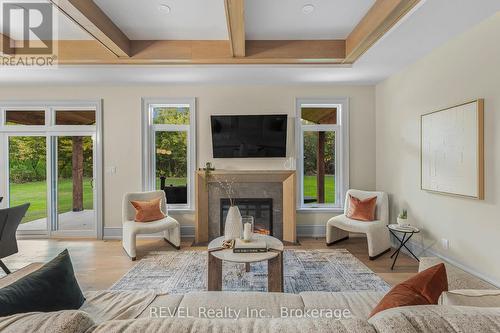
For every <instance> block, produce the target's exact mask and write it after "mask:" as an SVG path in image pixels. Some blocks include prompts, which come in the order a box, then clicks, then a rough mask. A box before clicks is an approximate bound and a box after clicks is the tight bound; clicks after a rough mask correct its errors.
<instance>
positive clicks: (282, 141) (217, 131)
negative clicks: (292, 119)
mask: <svg viewBox="0 0 500 333" xmlns="http://www.w3.org/2000/svg"><path fill="white" fill-rule="evenodd" d="M211 125H212V147H213V156H214V158H238V157H286V132H287V115H286V114H273V115H248V116H247V115H244V116H243V115H242V116H212V117H211Z"/></svg>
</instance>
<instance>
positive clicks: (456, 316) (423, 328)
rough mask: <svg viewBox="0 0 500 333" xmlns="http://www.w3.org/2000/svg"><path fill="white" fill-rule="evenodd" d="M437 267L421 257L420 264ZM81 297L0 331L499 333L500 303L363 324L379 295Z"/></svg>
mask: <svg viewBox="0 0 500 333" xmlns="http://www.w3.org/2000/svg"><path fill="white" fill-rule="evenodd" d="M435 262H436V260H435V259H423V260H422V262H421V267H422V268H423V267H426V266H428V265H431V264H433V263H435ZM448 272H449V280H450V286H451V287H453V286H454V284H459V286H460V288H462V289H469V290H471V289H472V290H476V291H477V290H479V289H491V288H494V287H493V286H491V285H489V284H487V283H485V282H483V281H481V280H479V279H476V278H474V277H472V276H470V275H469V274H467V273H465V272H463V271H460V270H458V269H456V268H454V267H451V266H449V267H448ZM17 274H18V276H19V275H21V274H22V272H20V273H17ZM457 277H459V278H457ZM14 279H15V277H10V281H12V280H14ZM1 282H2V281H1V280H0V285H1V284H2V283H1ZM10 283H11V282H10ZM490 293H491V292H490ZM85 296H86V299H87V300H86V302H85V303H84V305H83V306H82V308H81V309H79V310H76V311H59V312H52V313H28V314H20V315H14V316H10V317H4V318H0V332H16V333H17V332H82V333H83V332H86V333H90V332H102V333H113V332H163V331H164V332H186V333H187V332H190V333H194V332H248V333H250V332H276V333H277V332H301V333H307V332H311V333H312V332H320V333H321V332H398V333H399V332H500V304H499V305H498V307H482V306H481V305H480V304H479V306H474V307H470V306H463V305H467V304H462V306H451V305H447V304H442V305H432V306H412V307H402V308H397V309H391V310H386V311H383V312H381V313H379V314H377V315H375V316H374V317H372V318H370V319H368V315H369V313H370V311H371V310H372V309H373V308H374V306H375V305H376V304H377V303H378V301H379V300H380V299H381V298H382V296H383V293H378V292H339V293H331V292H303V293H300V294H285V293H254V292H195V293H188V294H185V295H155V294H154V293H153V292H148V291H143V292H116V291H115V292H112V291H97V292H86V293H85ZM490 296H491V295H490ZM475 300H477V298H475ZM462 301H463V300H462ZM490 301H491V300H490ZM488 304H489V306H491V304H494V303H488ZM476 305H477V302H476Z"/></svg>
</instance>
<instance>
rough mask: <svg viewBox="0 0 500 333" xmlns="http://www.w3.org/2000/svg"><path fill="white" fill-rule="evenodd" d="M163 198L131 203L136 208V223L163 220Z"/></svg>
mask: <svg viewBox="0 0 500 333" xmlns="http://www.w3.org/2000/svg"><path fill="white" fill-rule="evenodd" d="M160 201H161V198H158V199H153V200H150V201H130V203H131V204H132V206H134V208H135V219H134V220H135V221H136V222H151V221H157V220H161V219H162V218H164V217H165V214H163V212H162V211H161V209H160Z"/></svg>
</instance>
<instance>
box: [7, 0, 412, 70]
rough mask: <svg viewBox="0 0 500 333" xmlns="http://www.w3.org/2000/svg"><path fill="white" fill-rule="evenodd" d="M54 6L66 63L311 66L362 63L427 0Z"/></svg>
mask: <svg viewBox="0 0 500 333" xmlns="http://www.w3.org/2000/svg"><path fill="white" fill-rule="evenodd" d="M2 1H5V0H2ZM46 1H49V0H46ZM49 2H50V3H52V4H53V5H54V8H56V9H57V10H58V13H57V18H58V22H59V26H60V27H59V29H58V30H59V36H58V39H59V41H58V52H59V53H58V60H59V63H60V64H307V65H309V64H352V63H354V62H355V61H356V60H357V59H358V58H359V57H360V56H361V55H362V54H363V53H365V52H366V51H367V50H368V49H369V48H370V47H371V46H372V45H373V44H374V43H375V42H376V41H377V40H379V39H380V38H381V37H382V36H383V35H384V34H385V33H386V32H387V31H388V30H389V29H390V28H391V27H392V26H394V25H395V24H396V23H397V22H398V21H399V20H400V19H401V18H403V17H404V16H405V15H406V14H407V13H408V12H409V11H410V10H411V9H412V8H414V7H415V6H416V5H417V4H418V3H419V2H420V0H356V1H353V0H246V1H245V0H210V1H208V0H148V1H137V0H95V1H92V0H50V1H49ZM7 37H8V38H10V39H12V40H16V39H17V38H19V36H7ZM4 53H10V54H11V56H13V57H15V49H14V50H9V52H6V50H4Z"/></svg>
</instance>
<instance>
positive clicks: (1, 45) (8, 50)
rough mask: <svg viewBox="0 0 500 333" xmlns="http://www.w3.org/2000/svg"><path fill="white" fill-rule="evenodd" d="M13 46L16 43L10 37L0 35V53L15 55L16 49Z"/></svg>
mask: <svg viewBox="0 0 500 333" xmlns="http://www.w3.org/2000/svg"><path fill="white" fill-rule="evenodd" d="M12 45H14V41H13V40H12V39H11V38H10V37H9V36H7V35H4V34H2V33H0V53H3V54H6V55H14V54H15V53H16V49H15V48H14V47H12Z"/></svg>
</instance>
